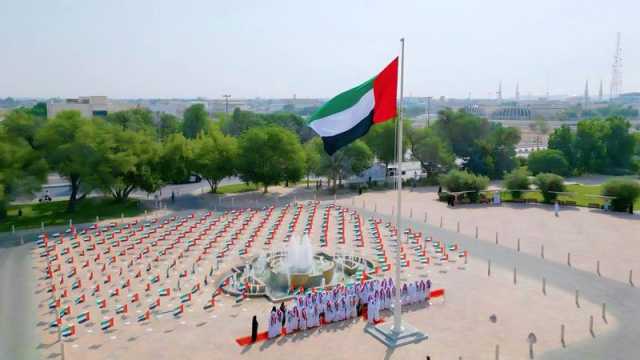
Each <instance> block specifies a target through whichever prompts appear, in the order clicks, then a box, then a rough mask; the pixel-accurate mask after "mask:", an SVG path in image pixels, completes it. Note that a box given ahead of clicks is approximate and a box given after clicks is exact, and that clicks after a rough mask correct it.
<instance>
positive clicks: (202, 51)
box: [0, 0, 640, 99]
mask: <svg viewBox="0 0 640 360" xmlns="http://www.w3.org/2000/svg"><path fill="white" fill-rule="evenodd" d="M639 16H640V1H633V0H624V1H622V0H608V1H595V0H536V1H509V0H502V1H499V0H484V1H478V0H446V1H428V0H415V1H409V0H407V1H402V0H399V1H389V0H387V1H375V0H370V1H363V0H341V1H333V0H323V1H304V0H297V1H284V0H283V1H280V0H270V1H264V0H255V1H245V0H232V1H228V0H227V1H218V0H202V1H190V0H181V1H175V0H153V1H150V0H108V1H105V0H100V1H99V0H0V48H1V49H2V50H1V51H0V97H6V96H13V97H78V96H86V95H107V96H109V97H111V98H193V97H205V98H210V99H219V98H221V96H222V95H223V94H230V95H232V97H234V98H255V97H261V98H289V97H292V96H293V95H294V94H295V95H296V96H297V97H298V98H327V97H331V96H333V95H336V94H337V93H338V92H341V91H343V90H346V89H349V88H351V87H353V86H355V85H358V84H359V83H361V82H363V81H365V80H367V79H369V78H371V77H372V76H374V75H375V74H376V73H377V72H379V71H380V70H382V69H383V68H384V66H385V65H386V64H387V63H389V62H390V61H391V60H392V59H393V58H394V57H395V56H398V54H399V52H400V42H399V39H400V38H401V37H404V38H405V39H406V50H405V55H406V56H405V87H404V90H405V95H412V96H434V97H440V96H446V97H458V98H466V97H467V96H469V94H471V96H472V97H474V98H488V97H495V93H496V90H497V87H498V83H499V82H500V81H502V84H503V94H504V96H505V97H513V96H514V92H515V87H516V83H519V85H520V93H521V95H522V96H526V95H529V94H531V95H543V94H545V93H546V92H547V91H549V92H550V93H551V94H558V95H560V94H562V95H578V94H582V93H583V92H584V86H585V81H587V80H588V81H589V82H590V89H591V93H592V94H596V93H597V89H598V86H599V83H600V81H601V80H603V81H604V84H605V93H607V92H608V88H609V82H610V79H611V65H612V62H613V54H614V50H615V37H616V32H621V33H622V49H623V91H640V26H639V25H638V19H639Z"/></svg>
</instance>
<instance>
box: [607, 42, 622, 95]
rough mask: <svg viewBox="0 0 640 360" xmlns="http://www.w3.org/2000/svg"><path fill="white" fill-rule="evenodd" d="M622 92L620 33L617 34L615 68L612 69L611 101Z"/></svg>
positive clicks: (614, 56)
mask: <svg viewBox="0 0 640 360" xmlns="http://www.w3.org/2000/svg"><path fill="white" fill-rule="evenodd" d="M620 92H622V47H621V46H620V33H617V34H616V50H615V53H614V55H613V66H612V67H611V93H610V94H609V97H610V98H611V99H613V98H615V97H617V96H618V95H620Z"/></svg>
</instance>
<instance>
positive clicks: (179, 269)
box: [0, 188, 640, 359]
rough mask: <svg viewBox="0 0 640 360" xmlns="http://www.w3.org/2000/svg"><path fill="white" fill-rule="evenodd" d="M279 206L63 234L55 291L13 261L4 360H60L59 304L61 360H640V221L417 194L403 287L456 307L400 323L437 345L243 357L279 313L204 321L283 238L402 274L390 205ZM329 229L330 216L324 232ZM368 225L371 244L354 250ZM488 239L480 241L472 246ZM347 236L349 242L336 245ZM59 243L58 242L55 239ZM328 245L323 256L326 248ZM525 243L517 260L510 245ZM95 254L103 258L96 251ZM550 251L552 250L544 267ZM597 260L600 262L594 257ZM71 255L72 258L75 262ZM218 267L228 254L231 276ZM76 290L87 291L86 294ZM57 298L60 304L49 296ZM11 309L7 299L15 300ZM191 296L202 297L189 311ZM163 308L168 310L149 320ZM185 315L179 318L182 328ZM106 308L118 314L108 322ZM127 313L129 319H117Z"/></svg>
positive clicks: (287, 345)
mask: <svg viewBox="0 0 640 360" xmlns="http://www.w3.org/2000/svg"><path fill="white" fill-rule="evenodd" d="M275 191H276V193H277V194H278V199H279V200H280V203H276V206H274V203H275V202H274V201H273V200H274V198H269V199H268V200H265V199H266V198H264V197H263V196H262V195H258V194H255V193H254V194H246V195H244V196H239V197H237V198H236V199H235V200H234V202H233V206H232V204H231V201H230V198H227V199H225V200H224V201H221V202H220V201H218V202H213V201H211V202H209V203H210V205H209V207H210V209H209V210H207V209H204V207H205V206H206V204H205V203H203V202H202V199H200V200H199V201H198V202H192V203H191V204H193V205H196V206H193V207H194V208H195V209H191V210H188V209H186V208H188V207H189V206H188V204H177V205H178V206H177V208H179V209H182V210H180V211H178V212H171V211H167V212H166V213H163V215H164V216H163V217H156V216H154V214H150V215H149V216H148V217H147V218H144V217H141V218H139V219H125V220H124V221H123V222H120V221H117V222H114V223H112V222H103V223H101V224H99V226H97V227H94V228H93V229H91V228H88V229H87V230H86V231H85V232H84V233H82V229H83V228H84V227H83V226H79V227H78V228H77V229H76V231H77V233H78V237H77V238H74V236H72V234H71V232H67V233H65V232H64V230H62V231H59V230H60V229H55V231H54V229H52V230H50V231H49V232H48V236H49V239H50V240H49V241H51V243H53V242H55V241H56V240H55V239H62V238H65V240H63V241H62V243H63V244H66V246H59V247H58V252H59V253H58V255H59V260H60V264H61V268H60V269H59V270H57V271H55V273H54V276H53V277H52V278H53V280H55V281H52V280H51V279H44V275H45V273H44V272H43V269H46V265H47V258H46V257H41V255H42V254H41V252H42V250H43V249H42V248H38V247H37V246H36V245H35V243H34V242H28V243H27V244H25V245H22V246H13V247H8V248H3V249H1V250H0V267H1V268H2V274H3V278H2V287H3V288H2V294H3V299H2V300H3V301H2V303H1V304H2V305H0V311H2V314H3V315H6V316H8V318H10V319H12V323H13V324H11V325H10V324H3V325H0V331H2V334H3V335H5V334H7V335H8V334H13V335H11V336H3V337H2V339H3V342H2V343H0V348H1V349H8V351H11V352H12V353H15V354H21V355H24V356H21V357H25V358H34V357H35V358H37V357H43V358H59V355H60V343H59V342H58V340H57V338H58V335H57V334H58V333H57V328H52V327H51V324H50V322H51V321H52V320H55V313H54V312H53V309H49V304H50V302H51V300H52V299H55V298H60V300H61V304H60V307H59V308H57V309H56V311H57V312H59V311H60V309H64V308H65V307H67V306H70V310H71V314H69V315H65V316H64V317H63V320H65V321H64V322H63V324H64V325H68V324H75V334H74V335H72V336H69V337H67V338H65V340H64V341H63V342H64V352H65V359H84V358H91V359H120V358H124V357H127V358H133V357H139V358H144V357H146V356H149V354H153V357H154V358H159V359H174V358H185V359H205V358H207V359H211V358H213V359H229V358H248V359H251V358H261V359H263V358H264V359H278V358H283V357H286V356H292V355H293V354H296V355H301V356H304V357H305V358H310V359H316V358H317V359H320V358H326V357H327V356H330V358H337V359H343V358H344V359H348V358H354V357H357V358H362V357H368V358H395V359H404V358H407V359H413V358H416V359H424V358H425V356H426V355H430V356H431V358H432V359H458V358H459V357H462V358H463V359H495V356H496V351H498V352H499V354H500V358H501V359H524V358H527V357H528V355H529V345H528V343H527V336H528V335H529V333H531V332H533V333H534V334H535V335H536V338H537V342H536V344H535V345H534V346H533V350H534V354H535V357H536V358H549V359H585V358H589V356H595V357H593V358H604V357H605V354H606V355H608V356H609V357H607V358H619V359H628V358H630V356H631V354H632V352H633V351H634V348H635V346H634V341H635V340H634V336H633V334H637V333H638V331H640V330H639V329H638V325H637V324H638V320H640V314H639V313H638V311H637V309H636V308H635V307H634V304H637V303H638V302H639V301H640V293H639V292H638V290H637V289H636V288H634V287H632V286H630V284H628V282H626V281H625V280H627V279H625V276H624V275H625V274H624V273H625V269H629V268H630V267H632V266H633V265H634V263H633V260H632V259H633V254H634V251H635V250H634V247H633V246H634V244H633V241H632V239H633V238H632V236H633V235H632V231H633V230H634V229H637V228H638V226H639V225H638V222H637V220H636V219H635V218H632V217H627V216H622V215H612V214H606V213H599V212H593V211H585V210H566V211H562V212H561V214H560V217H559V218H556V217H555V216H553V212H552V211H551V210H550V209H548V208H545V207H544V206H536V207H530V208H524V207H522V208H512V207H511V206H509V205H503V206H502V207H495V208H494V207H489V208H487V207H485V208H478V207H469V206H467V207H465V206H460V207H456V208H453V209H451V208H447V207H446V206H445V205H444V204H441V203H438V202H436V201H434V195H435V194H434V192H433V191H422V192H410V191H407V192H406V193H405V199H406V202H405V203H406V204H407V208H405V209H404V214H405V219H406V222H407V223H406V224H407V226H408V227H409V228H410V232H411V234H412V236H413V238H412V239H413V240H411V239H410V240H408V241H406V242H405V243H403V249H402V252H401V253H403V254H404V259H405V260H407V263H406V265H407V266H406V267H405V268H403V275H402V277H403V281H413V280H420V279H431V281H432V282H433V286H434V288H444V289H445V294H446V295H445V296H444V297H442V298H436V299H433V300H432V304H431V305H430V306H426V305H424V304H414V305H410V306H408V307H407V308H406V309H405V311H404V319H405V321H407V322H409V323H410V324H411V325H413V326H415V327H417V328H419V329H420V330H422V331H424V332H426V333H427V334H428V335H429V338H428V340H425V341H422V342H420V343H418V344H411V345H408V346H405V347H401V348H398V349H396V350H394V351H391V350H388V349H386V348H385V347H384V346H383V345H382V344H381V343H379V342H378V341H377V340H376V339H374V338H373V337H371V336H370V335H368V334H367V333H366V332H365V328H366V326H368V325H367V322H366V320H364V319H362V318H359V319H357V320H349V321H342V322H338V323H332V324H329V325H325V326H322V327H320V328H316V329H313V330H308V331H304V332H297V333H294V334H291V335H288V336H281V337H278V338H276V339H274V340H268V341H264V342H260V343H256V344H253V345H249V346H244V347H243V346H239V345H238V344H237V343H236V341H235V339H236V338H239V337H243V336H247V335H249V334H250V331H251V318H252V316H253V315H257V317H258V321H259V322H260V331H264V330H266V323H267V318H268V313H269V311H270V309H271V307H272V306H273V304H272V303H270V302H269V301H268V300H266V299H265V298H253V297H249V298H247V299H245V300H244V301H239V302H238V301H236V298H235V297H234V296H229V295H225V294H221V295H219V296H217V297H216V302H215V305H214V306H213V307H212V308H210V307H207V308H206V309H205V306H206V305H207V303H208V302H209V301H210V298H211V296H212V295H213V294H215V292H216V288H217V286H218V285H219V283H220V281H221V279H223V277H222V275H223V274H225V273H227V272H228V271H229V270H230V269H231V268H233V267H234V266H238V265H242V264H244V263H246V261H247V259H249V258H251V257H252V256H255V255H258V254H260V253H264V252H268V251H272V250H273V249H278V248H283V247H284V246H285V244H283V241H284V240H285V239H287V235H289V234H298V235H301V234H302V232H303V231H304V229H306V228H308V225H309V224H311V227H310V228H311V229H312V230H311V241H312V243H313V245H314V247H315V248H316V250H322V251H324V252H326V253H329V254H335V253H336V252H339V253H347V254H354V255H358V256H363V257H366V258H368V259H371V260H372V261H374V262H376V263H377V264H378V265H384V264H380V263H379V262H380V257H379V256H378V255H380V251H381V250H380V248H381V246H382V248H383V251H385V252H387V253H388V255H389V256H388V258H389V263H391V261H390V260H391V259H392V256H391V251H392V250H393V248H394V245H393V242H392V240H391V232H390V231H391V230H392V229H393V226H392V225H390V224H389V222H390V221H391V217H390V215H391V213H392V212H395V209H393V208H392V207H391V206H390V204H392V203H393V202H392V201H393V193H392V192H386V193H385V192H373V193H367V194H365V195H362V196H357V197H344V196H342V197H341V196H338V197H337V201H336V203H335V205H334V200H333V198H332V197H330V198H324V199H318V200H319V201H318V202H315V201H313V199H314V196H313V193H310V192H308V191H306V190H304V189H300V188H298V189H295V190H291V189H275ZM256 200H258V202H257V203H256ZM294 200H297V202H296V203H295V205H294ZM256 205H257V206H256ZM265 206H267V207H265ZM231 208H237V209H236V210H231ZM214 209H215V210H217V211H213V210H214ZM325 213H327V214H328V215H327V216H322V214H325ZM425 213H426V214H427V222H426V223H425V221H424V214H425ZM167 214H168V215H167ZM313 214H315V215H313ZM440 216H442V219H443V220H442V222H443V224H442V227H440ZM458 221H460V224H461V225H460V232H458V229H457V222H458ZM325 222H326V224H325ZM358 222H361V226H362V235H363V239H362V241H360V240H358V239H357V237H356V235H355V234H356V231H355V229H356V226H357V225H356V223H358ZM339 224H343V225H342V226H340V225H339ZM371 224H377V225H378V227H379V228H380V235H381V236H380V237H381V239H382V242H380V243H377V242H376V241H377V240H376V236H375V235H374V234H372V233H371V232H370V225H371ZM476 224H479V225H478V228H479V235H480V236H479V239H475V226H476ZM576 224H581V225H580V226H581V229H580V230H576V229H575V226H576ZM342 228H343V229H344V236H343V235H341V231H339V230H340V229H342ZM595 228H598V229H600V230H599V232H596V231H595V230H594V229H595ZM607 229H610V230H609V232H608V233H607V232H606V230H607ZM496 231H497V232H498V233H499V239H498V244H497V245H496V244H495V232H496ZM55 232H60V235H59V236H54V233H55ZM323 232H325V236H324V238H325V239H326V242H324V241H323V242H320V239H321V238H323ZM594 232H595V233H594ZM607 234H609V235H608V236H609V238H606V236H607ZM611 234H615V236H612V235H611ZM30 236H32V237H33V238H35V237H36V236H37V234H35V233H34V234H31V235H30ZM518 237H520V238H521V251H520V252H518V251H517V249H516V242H515V241H514V240H513V239H517V238H518ZM269 238H271V239H272V240H271V241H269ZM74 239H75V240H74ZM101 239H104V241H103V240H101ZM427 239H429V240H427ZM604 239H607V240H609V239H610V240H609V241H611V242H615V244H616V246H617V247H618V249H619V250H618V251H614V250H616V249H613V248H611V247H610V246H608V245H607V244H608V242H605V241H604ZM74 241H75V242H78V243H79V244H77V245H76V244H74ZM118 242H119V243H118ZM154 242H155V245H154ZM91 244H95V249H93V250H89V249H92V246H91ZM172 244H173V246H172ZM540 244H544V245H545V257H544V258H541V256H540V253H539V252H540V248H539V246H540ZM74 246H76V247H74ZM590 246H591V247H592V248H594V249H602V250H601V251H598V250H595V251H589V250H588V249H589V248H590ZM65 247H69V248H70V249H69V250H68V253H64V252H66V251H67V250H63V249H64V248H65ZM146 248H148V250H145V249H146ZM442 248H444V249H446V250H445V252H449V254H448V255H449V256H447V257H446V258H445V257H444V256H443V253H442V252H439V251H438V249H442ZM624 249H626V250H627V251H623V250H624ZM83 250H84V255H82V251H83ZM421 250H424V253H423V254H424V255H421ZM605 250H607V251H605ZM163 251H164V254H163ZM465 251H466V254H467V255H468V257H467V258H466V259H465V257H464V254H465ZM567 252H571V253H572V255H571V266H568V265H567V263H566V262H567V259H566V256H567V255H566V253H567ZM63 253H64V254H63ZM98 253H100V254H101V255H100V258H99V259H97V260H96V259H95V258H96V257H97V254H98ZM215 253H218V254H220V253H224V256H222V257H221V262H219V268H218V266H216V261H215V260H214V259H215V257H214V256H213V254H215ZM561 253H564V255H562V254H561ZM113 256H115V259H113ZM69 258H73V259H74V260H73V262H70V260H69ZM596 258H597V259H598V260H599V261H600V263H601V272H602V274H601V276H599V275H598V274H597V273H596V271H595V265H593V266H591V268H590V267H589V263H590V262H591V260H593V259H596ZM427 259H428V260H427ZM87 260H89V261H88V264H87V263H86V262H87ZM465 260H466V261H465ZM174 261H175V266H172V265H173V263H174ZM426 262H428V263H426ZM489 263H491V265H489ZM149 265H150V268H149ZM74 267H75V268H76V273H75V274H73V272H72V271H73V270H72V269H73V268H74ZM489 267H490V269H489ZM167 268H170V270H169V271H168V272H167V270H166V269H167ZM212 268H213V272H212ZM216 268H218V269H216ZM120 269H122V272H121V271H120ZM147 269H149V271H147ZM382 269H386V268H385V267H382ZM54 270H55V269H54ZM103 270H104V271H103ZM627 271H628V270H627ZM639 271H640V270H639ZM167 274H168V275H169V277H167ZM209 274H211V276H208V275H209ZM109 275H111V276H110V278H108V277H109ZM138 275H139V276H138ZM155 276H157V278H154V277H155ZM373 276H374V277H380V278H383V277H390V276H392V271H386V272H385V271H384V270H381V271H380V272H379V273H378V274H373ZM205 277H206V278H207V279H208V280H207V284H206V285H205V284H204V278H205ZM61 278H64V280H63V284H62V285H60V279H61ZM543 278H544V280H543ZM107 279H108V281H106V280H107ZM77 280H80V286H78V284H77V283H75V284H74V282H76V281H77ZM127 280H129V281H128V282H127ZM543 281H544V282H545V291H544V293H543V289H542V288H543ZM54 283H55V284H56V290H55V291H56V292H55V294H56V296H55V297H54V296H52V292H49V291H48V290H50V289H51V285H52V284H54ZM98 284H99V285H100V289H99V290H96V289H95V288H96V285H98ZM74 287H75V288H74ZM116 288H117V289H119V290H118V293H117V294H115V289H116ZM9 289H10V290H9ZM62 289H66V290H67V296H66V297H61V295H62V293H61V291H62ZM164 289H170V290H169V292H170V294H169V295H166V296H161V293H162V291H164ZM576 290H578V300H577V302H576ZM9 293H10V294H11V296H7V295H6V294H9ZM92 293H93V295H92ZM187 293H191V294H192V296H191V298H190V299H189V300H188V301H184V300H185V299H186V298H184V297H183V296H184V295H185V294H187ZM82 294H84V296H85V297H84V299H83V300H84V301H83V302H81V301H80V297H81V296H82ZM136 294H137V295H136ZM134 298H136V299H137V300H133V299H134ZM157 299H160V304H159V305H158V306H157V307H155V308H154V309H151V310H150V311H149V313H147V310H148V309H149V305H150V304H151V303H154V302H155V301H156V300H157ZM181 299H182V300H183V301H184V302H183V305H184V307H183V312H182V313H180V314H178V315H177V316H176V315H174V312H175V311H176V309H179V307H180V304H181ZM102 300H106V304H104V308H103V309H101V308H100V305H101V304H100V301H102ZM77 302H79V303H77ZM603 303H605V304H606V305H605V306H606V310H605V311H606V313H605V317H604V318H603V316H602V304H603ZM125 304H127V311H126V313H120V314H116V312H117V311H120V312H122V310H123V305H125ZM278 305H279V304H278ZM33 309H37V311H36V312H33V311H32V310H33ZM87 312H88V313H89V317H90V320H89V321H86V322H83V323H82V324H78V316H80V315H81V314H85V313H87ZM178 312H179V311H178ZM145 315H148V319H146V318H145ZM139 317H141V318H143V319H142V320H143V321H138V318H139ZM382 317H383V320H384V321H392V318H391V313H390V312H389V311H383V312H382ZM591 317H593V320H591ZM112 318H113V320H114V321H113V327H110V328H109V329H106V330H102V329H101V323H102V322H103V321H108V320H109V319H112ZM591 321H593V323H592V324H593V326H591ZM107 323H108V322H107ZM64 325H63V326H64ZM563 325H564V329H565V339H564V340H565V342H564V346H563V344H562V342H561V327H562V326H563ZM591 330H593V331H591ZM496 347H498V349H496ZM587 354H588V356H587ZM611 354H616V355H615V356H618V357H611V356H610V355H611Z"/></svg>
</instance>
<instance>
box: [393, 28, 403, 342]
mask: <svg viewBox="0 0 640 360" xmlns="http://www.w3.org/2000/svg"><path fill="white" fill-rule="evenodd" d="M400 44H401V50H400V56H401V57H400V112H399V115H398V120H397V121H396V127H397V128H396V136H397V137H396V187H397V197H398V198H397V204H396V205H397V210H396V230H397V235H396V241H397V245H396V254H395V255H396V261H395V262H396V264H395V267H396V271H395V273H396V274H395V275H396V276H395V283H396V298H395V306H394V307H393V332H395V333H401V332H402V330H403V328H402V301H401V299H400V290H401V286H400V285H401V282H400V273H401V272H402V264H401V261H402V259H401V257H400V245H401V244H402V237H403V235H404V231H403V229H402V160H403V155H404V152H403V149H402V118H403V112H404V38H402V39H400Z"/></svg>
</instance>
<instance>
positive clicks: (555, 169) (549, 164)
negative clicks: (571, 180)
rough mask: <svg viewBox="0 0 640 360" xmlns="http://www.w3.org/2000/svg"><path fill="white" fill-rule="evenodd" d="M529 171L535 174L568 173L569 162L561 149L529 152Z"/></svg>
mask: <svg viewBox="0 0 640 360" xmlns="http://www.w3.org/2000/svg"><path fill="white" fill-rule="evenodd" d="M527 164H528V168H529V171H531V173H532V174H533V175H537V174H539V173H553V174H558V175H568V174H570V171H569V162H568V161H567V159H566V158H565V157H564V154H563V153H562V151H560V150H553V149H547V150H538V151H534V152H532V153H530V154H529V158H528V160H527Z"/></svg>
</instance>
